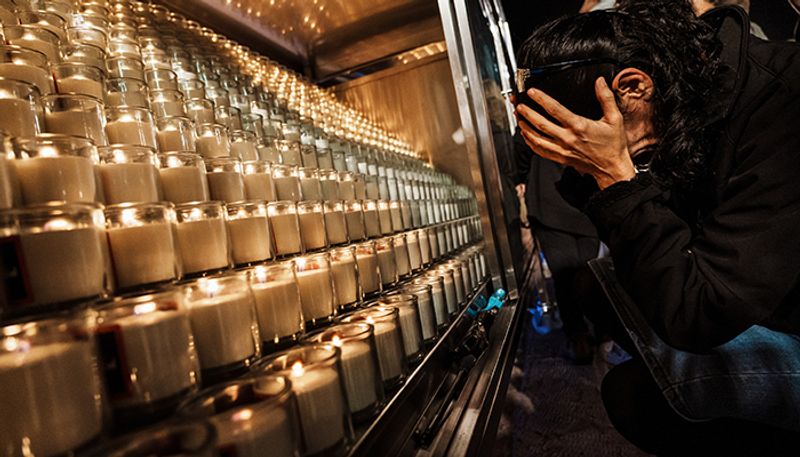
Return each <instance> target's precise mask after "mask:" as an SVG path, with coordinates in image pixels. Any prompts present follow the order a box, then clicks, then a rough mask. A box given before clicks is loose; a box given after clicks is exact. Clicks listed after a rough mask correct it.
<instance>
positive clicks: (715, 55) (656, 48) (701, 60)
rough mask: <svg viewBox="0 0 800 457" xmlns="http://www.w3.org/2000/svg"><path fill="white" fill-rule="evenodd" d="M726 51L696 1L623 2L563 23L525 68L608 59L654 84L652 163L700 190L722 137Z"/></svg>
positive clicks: (538, 44) (536, 44) (539, 33)
mask: <svg viewBox="0 0 800 457" xmlns="http://www.w3.org/2000/svg"><path fill="white" fill-rule="evenodd" d="M720 51H721V44H720V42H719V41H718V39H717V38H716V35H715V31H714V30H713V28H711V27H710V26H709V25H708V24H706V23H705V22H704V21H702V20H700V19H698V18H697V17H696V16H695V15H694V12H693V9H692V5H691V3H690V1H689V0H618V2H617V9H616V10H615V11H598V12H592V13H587V14H581V15H577V16H570V17H565V18H561V19H557V20H555V21H553V22H551V23H549V24H547V25H545V26H543V27H541V28H540V29H538V30H536V32H534V34H533V35H532V36H531V37H530V38H528V40H527V41H526V42H525V43H524V44H523V45H522V47H521V49H520V52H519V56H518V59H517V61H518V64H519V66H520V67H521V68H531V67H536V66H541V65H548V64H553V63H558V62H564V61H569V60H576V59H587V58H607V59H613V60H615V61H617V62H620V64H622V67H623V68H624V67H626V66H630V67H635V68H639V69H641V70H642V71H644V72H646V73H647V74H648V75H650V77H651V78H652V79H653V82H654V85H655V90H654V94H653V108H654V114H653V117H654V119H653V124H654V129H655V136H656V138H657V140H658V143H657V145H656V146H655V153H654V157H653V160H652V162H651V167H650V169H651V171H652V173H653V174H654V176H655V177H656V178H657V179H658V180H659V181H661V182H663V183H664V184H667V185H670V186H672V185H679V186H681V187H693V186H694V185H695V184H696V183H697V182H698V180H699V179H700V178H702V177H704V176H706V173H707V167H706V164H707V163H708V160H709V159H710V157H711V155H712V154H713V151H714V150H715V149H716V143H717V140H718V137H719V133H720V130H721V129H720V125H719V123H711V124H709V119H717V118H719V117H720V116H719V114H720V113H719V112H718V110H719V106H720V104H719V103H715V102H716V101H718V99H719V97H720V87H721V84H720V78H721V77H722V69H723V66H722V63H721V60H720V57H719V55H720Z"/></svg>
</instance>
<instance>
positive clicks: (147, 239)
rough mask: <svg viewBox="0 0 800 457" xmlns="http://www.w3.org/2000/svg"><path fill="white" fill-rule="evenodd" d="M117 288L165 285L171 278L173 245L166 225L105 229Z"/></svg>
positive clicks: (173, 272)
mask: <svg viewBox="0 0 800 457" xmlns="http://www.w3.org/2000/svg"><path fill="white" fill-rule="evenodd" d="M108 244H109V248H110V249H111V258H112V259H113V261H114V275H115V277H116V279H117V282H116V284H117V287H120V288H126V287H131V286H138V285H140V284H150V283H155V282H161V281H167V280H170V279H173V278H174V277H175V244H174V241H173V239H172V226H171V225H170V224H168V223H166V222H159V223H153V224H146V225H138V226H130V227H117V228H112V229H108Z"/></svg>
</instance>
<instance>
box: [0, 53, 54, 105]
mask: <svg viewBox="0 0 800 457" xmlns="http://www.w3.org/2000/svg"><path fill="white" fill-rule="evenodd" d="M3 52H4V53H9V54H11V55H12V56H13V55H15V54H19V55H20V56H24V55H27V56H32V59H28V58H26V57H22V58H21V60H19V61H15V62H9V61H5V60H3V61H0V77H1V78H7V79H15V80H17V81H29V82H30V83H31V84H33V85H34V86H36V88H37V89H39V93H41V94H42V95H48V94H51V93H53V92H54V87H55V85H54V83H53V75H52V73H50V72H49V71H48V70H46V69H45V68H46V67H48V66H49V65H48V64H47V59H46V57H45V56H44V55H42V54H39V53H37V52H36V51H34V50H33V49H23V48H20V49H15V50H9V49H4V50H3ZM0 58H3V57H0ZM7 58H8V57H5V59H7ZM37 58H41V59H42V60H41V66H39V65H34V62H36V59H37ZM12 59H13V57H12ZM29 60H30V61H29Z"/></svg>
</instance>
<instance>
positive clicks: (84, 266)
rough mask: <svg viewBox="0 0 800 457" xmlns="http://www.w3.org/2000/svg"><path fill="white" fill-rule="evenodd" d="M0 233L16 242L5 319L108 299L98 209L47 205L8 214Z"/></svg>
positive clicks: (81, 205)
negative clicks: (35, 310)
mask: <svg viewBox="0 0 800 457" xmlns="http://www.w3.org/2000/svg"><path fill="white" fill-rule="evenodd" d="M0 230H2V233H3V234H4V236H5V237H12V238H11V239H13V240H16V241H15V243H17V246H18V248H17V252H18V253H17V259H16V262H17V264H16V265H13V266H9V270H8V271H12V272H16V275H12V276H11V277H9V279H8V281H9V282H10V283H13V284H15V285H16V287H15V291H14V293H13V295H12V296H11V300H10V303H9V305H8V306H9V309H8V313H7V314H17V313H24V312H26V310H27V309H28V308H29V307H33V306H43V305H55V304H61V303H67V302H73V301H75V300H81V299H91V298H96V297H99V296H101V295H104V294H105V293H106V292H107V291H108V289H109V281H108V279H109V278H107V276H106V271H107V270H106V267H107V263H108V255H107V249H108V248H107V245H106V243H105V236H106V233H105V220H104V218H103V211H102V210H101V209H100V207H99V205H95V204H89V203H49V204H43V205H39V206H32V207H27V208H25V209H17V210H7V211H6V212H5V213H4V214H2V217H1V218H0Z"/></svg>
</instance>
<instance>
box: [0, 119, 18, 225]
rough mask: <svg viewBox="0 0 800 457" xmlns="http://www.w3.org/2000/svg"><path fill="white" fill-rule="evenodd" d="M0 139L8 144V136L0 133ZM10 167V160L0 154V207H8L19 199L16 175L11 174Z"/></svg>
mask: <svg viewBox="0 0 800 457" xmlns="http://www.w3.org/2000/svg"><path fill="white" fill-rule="evenodd" d="M0 141H3V142H5V143H6V144H10V143H8V142H9V141H10V138H8V137H7V136H5V135H3V134H0ZM0 154H2V153H0ZM11 167H12V165H11V160H9V159H8V158H6V157H3V156H0V209H9V208H11V207H12V206H14V204H15V203H18V200H19V191H18V190H17V187H18V186H17V183H16V176H14V175H12V174H11V173H12V170H11ZM12 179H13V181H12Z"/></svg>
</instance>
